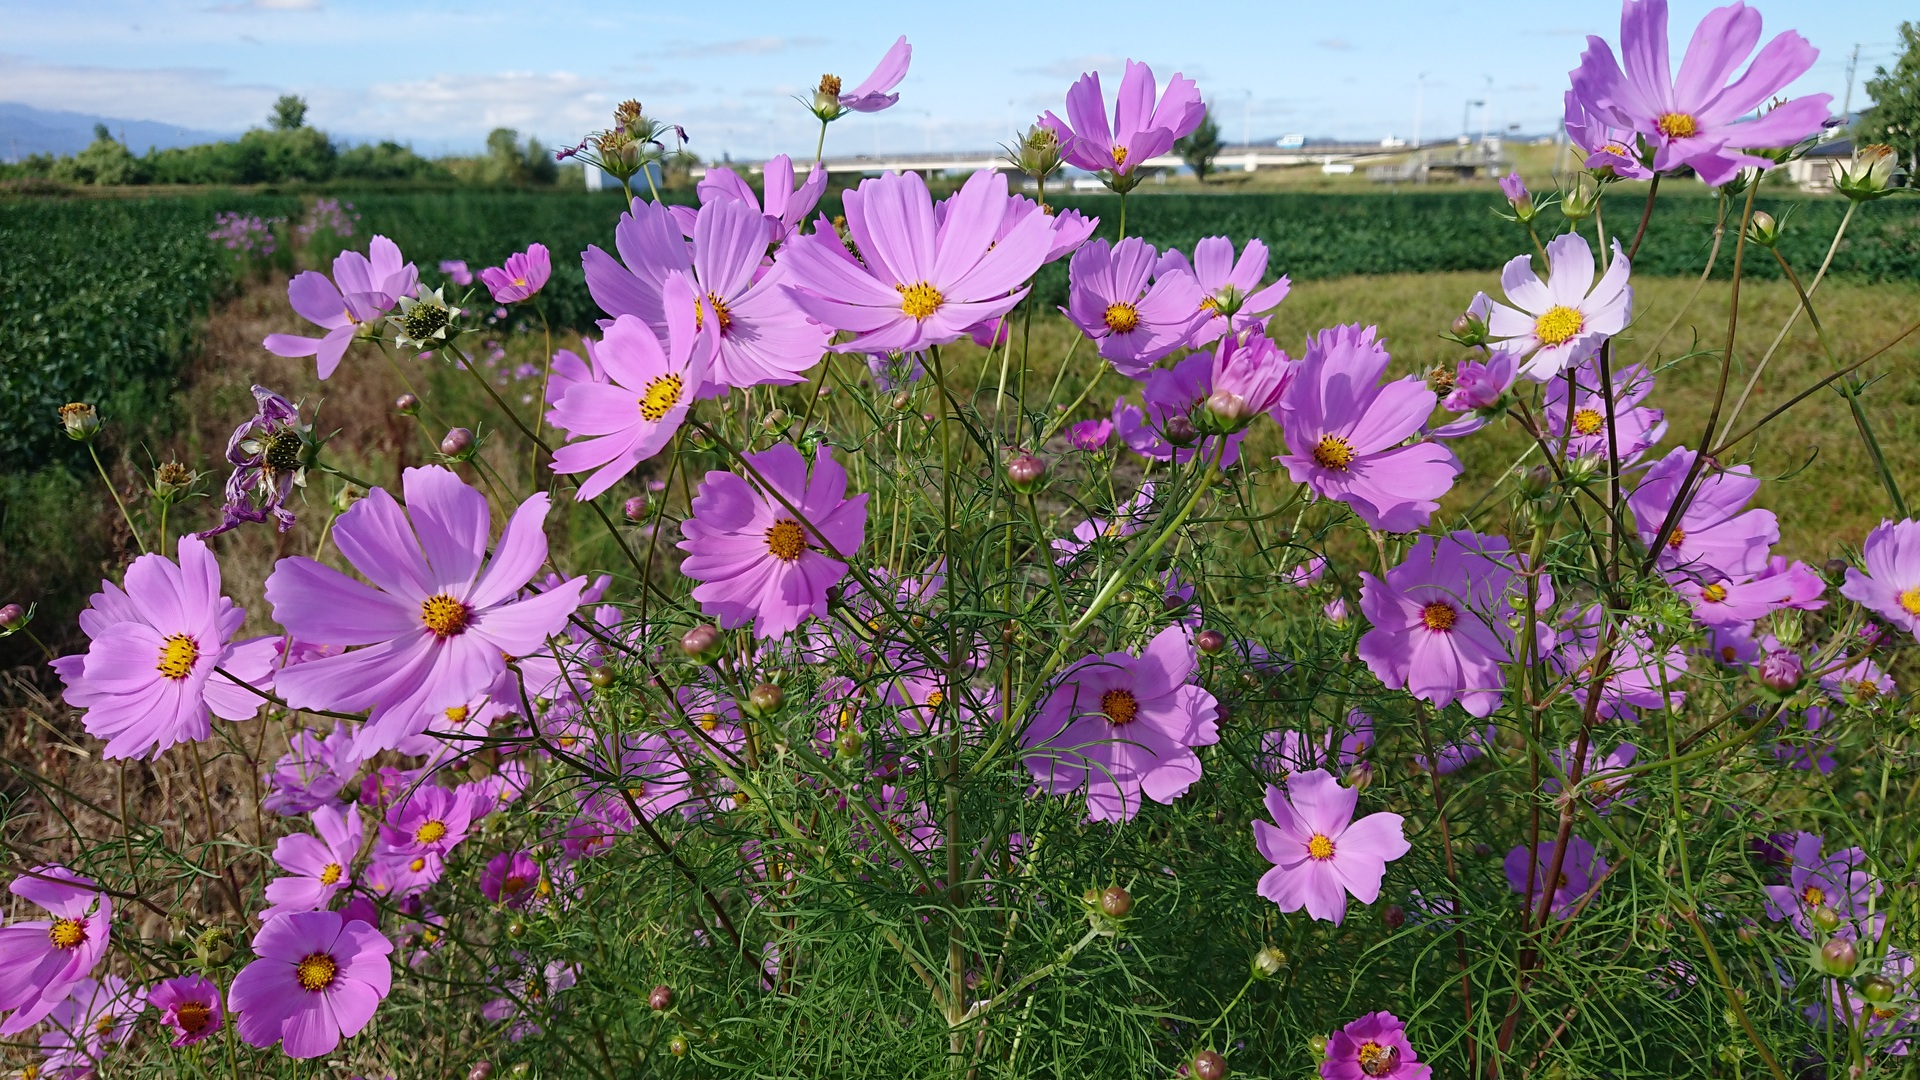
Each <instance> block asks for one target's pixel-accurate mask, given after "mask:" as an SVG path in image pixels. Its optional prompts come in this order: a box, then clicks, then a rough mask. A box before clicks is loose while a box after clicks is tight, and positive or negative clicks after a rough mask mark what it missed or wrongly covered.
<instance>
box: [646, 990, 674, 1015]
mask: <svg viewBox="0 0 1920 1080" xmlns="http://www.w3.org/2000/svg"><path fill="white" fill-rule="evenodd" d="M647 1008H649V1009H652V1010H653V1011H654V1012H666V1011H667V1010H668V1009H671V1008H673V987H671V986H667V985H665V984H662V985H660V986H656V987H654V988H653V993H651V994H648V995H647Z"/></svg>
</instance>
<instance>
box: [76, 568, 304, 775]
mask: <svg viewBox="0 0 1920 1080" xmlns="http://www.w3.org/2000/svg"><path fill="white" fill-rule="evenodd" d="M246 618H247V613H246V610H245V609H244V608H241V607H238V606H236V605H235V604H234V602H233V601H231V600H229V599H227V598H226V597H224V596H221V595H220V564H219V563H218V562H216V561H215V560H214V557H213V554H212V552H209V551H208V550H207V545H206V542H205V541H202V540H200V539H199V538H197V537H193V536H183V537H181V538H180V561H179V562H178V563H175V562H174V561H173V560H172V559H169V558H167V557H166V556H165V555H161V554H158V553H156V552H149V553H147V554H145V555H142V556H140V557H139V558H137V559H135V560H134V561H133V565H132V566H130V567H128V568H127V577H126V588H125V589H122V588H120V587H119V586H117V585H114V584H113V583H112V582H110V581H102V582H101V583H100V591H99V592H97V593H94V594H93V596H92V597H90V598H89V605H88V608H87V610H85V611H83V612H81V613H80V628H81V629H82V630H84V631H86V633H87V636H88V637H90V638H92V639H93V642H92V644H91V645H89V646H88V648H87V651H86V653H85V654H84V655H75V656H63V657H61V658H59V659H57V660H55V661H53V663H52V664H51V665H50V666H51V667H52V668H53V669H54V671H56V672H58V673H59V675H60V679H61V681H62V682H64V683H65V684H66V699H67V703H68V704H69V705H72V706H74V707H75V708H79V709H84V710H86V713H85V715H84V716H82V717H81V723H82V724H83V725H85V727H86V729H87V734H89V735H92V736H93V737H94V738H97V739H105V740H107V745H106V746H105V747H104V748H103V749H102V750H101V755H102V756H103V757H108V758H124V757H147V756H148V755H150V754H157V753H160V752H162V751H165V750H167V749H168V748H170V747H172V746H173V745H174V744H176V743H182V742H199V741H201V740H202V739H205V738H207V737H208V736H210V735H211V734H213V725H212V722H211V720H210V717H211V716H214V715H218V716H219V717H220V718H221V719H223V720H248V719H251V718H252V717H253V715H254V714H255V713H257V712H259V711H260V706H261V705H262V704H264V703H265V699H264V698H262V697H261V696H260V695H259V694H258V693H255V692H254V691H253V690H251V689H249V688H248V686H256V687H266V686H270V685H272V683H273V663H274V660H275V658H276V656H277V649H278V645H279V641H278V639H277V638H271V637H257V638H248V639H246V640H244V641H234V640H233V635H234V632H235V631H237V630H239V629H240V626H241V624H242V623H244V622H245V621H246ZM215 668H223V669H225V670H226V671H227V672H228V673H229V674H231V675H232V676H234V678H237V679H241V680H244V681H245V682H246V683H247V684H248V685H246V686H243V685H241V684H239V683H236V682H234V681H233V680H232V679H229V678H227V677H226V676H225V675H220V674H217V673H216V672H215V670H214V669H215Z"/></svg>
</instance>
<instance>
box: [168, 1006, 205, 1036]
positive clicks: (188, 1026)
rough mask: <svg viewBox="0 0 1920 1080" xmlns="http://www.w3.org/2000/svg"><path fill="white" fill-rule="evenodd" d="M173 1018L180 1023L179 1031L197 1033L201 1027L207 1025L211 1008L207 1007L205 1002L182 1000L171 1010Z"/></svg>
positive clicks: (190, 1033)
mask: <svg viewBox="0 0 1920 1080" xmlns="http://www.w3.org/2000/svg"><path fill="white" fill-rule="evenodd" d="M173 1019H174V1022H175V1023H177V1024H179V1025H180V1030H181V1031H184V1032H186V1033H187V1034H189V1035H198V1034H200V1031H201V1029H202V1028H205V1027H206V1026H207V1021H209V1020H212V1019H213V1010H212V1009H210V1008H208V1007H207V1005H206V1003H205V1002H200V1001H187V1002H182V1003H181V1004H180V1006H179V1007H178V1008H176V1009H174V1010H173Z"/></svg>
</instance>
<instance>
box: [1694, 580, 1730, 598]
mask: <svg viewBox="0 0 1920 1080" xmlns="http://www.w3.org/2000/svg"><path fill="white" fill-rule="evenodd" d="M1726 598H1727V587H1726V585H1724V584H1722V583H1721V582H1718V581H1716V582H1714V583H1713V584H1711V585H1709V586H1707V587H1706V588H1704V589H1701V590H1700V599H1702V600H1705V601H1706V602H1707V603H1709V604H1717V603H1719V602H1720V601H1722V600H1725V599H1726Z"/></svg>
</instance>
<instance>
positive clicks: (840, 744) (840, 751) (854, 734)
mask: <svg viewBox="0 0 1920 1080" xmlns="http://www.w3.org/2000/svg"><path fill="white" fill-rule="evenodd" d="M866 745H867V740H866V739H865V738H863V737H862V736H861V734H860V729H859V728H848V729H846V730H845V731H842V732H841V733H840V734H838V735H835V736H834V737H833V756H834V757H837V758H839V759H840V760H841V761H857V760H859V758H860V751H861V750H862V749H864V748H865V747H866Z"/></svg>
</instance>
